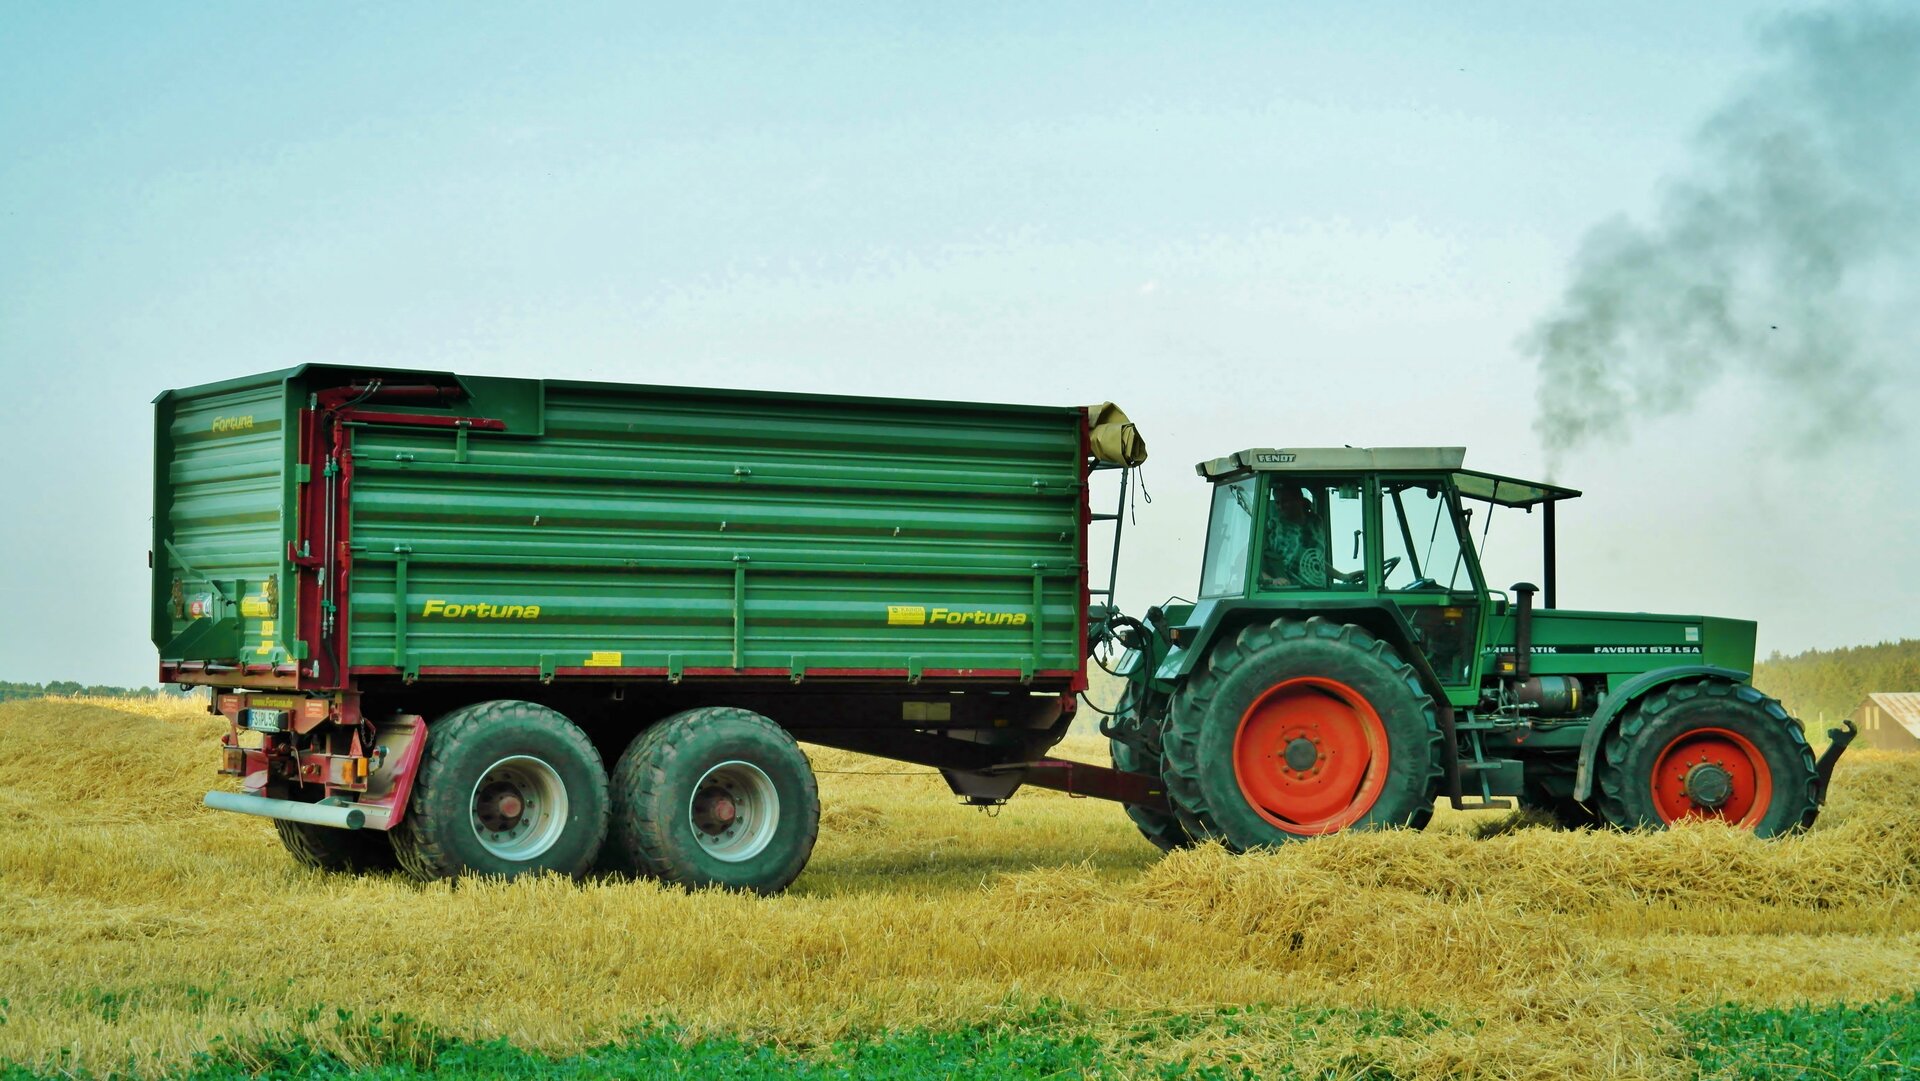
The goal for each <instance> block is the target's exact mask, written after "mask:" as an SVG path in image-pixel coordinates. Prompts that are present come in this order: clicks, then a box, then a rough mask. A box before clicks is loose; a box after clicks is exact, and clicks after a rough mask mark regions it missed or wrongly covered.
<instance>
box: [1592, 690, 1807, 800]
mask: <svg viewBox="0 0 1920 1081" xmlns="http://www.w3.org/2000/svg"><path fill="white" fill-rule="evenodd" d="M1715 733H1732V734H1733V735H1734V736H1736V737H1738V738H1728V737H1726V736H1724V735H1716V734H1715ZM1743 744H1744V746H1743ZM1742 759H1744V760H1745V763H1744V769H1745V771H1746V772H1745V774H1743V773H1742V768H1743V765H1742ZM1709 762H1711V763H1714V764H1716V765H1719V766H1720V767H1721V769H1722V772H1723V773H1726V774H1727V776H1728V778H1729V782H1728V785H1729V793H1728V795H1727V796H1725V797H1724V799H1725V802H1724V803H1721V804H1719V805H1718V806H1717V807H1716V806H1702V805H1699V804H1695V803H1692V802H1691V801H1692V799H1693V796H1692V794H1691V793H1692V785H1691V782H1689V781H1687V780H1685V778H1686V777H1687V776H1688V774H1687V772H1686V771H1688V770H1690V769H1691V768H1692V767H1693V766H1694V765H1696V764H1698V765H1705V764H1707V763H1709ZM1762 765H1764V767H1765V768H1764V771H1762V770H1761V769H1760V768H1759V767H1760V766H1762ZM1596 766H1597V768H1596V769H1595V777H1594V779H1595V782H1596V783H1595V785H1594V795H1595V797H1596V798H1597V801H1598V803H1599V806H1600V811H1601V813H1602V814H1603V815H1605V816H1606V819H1607V821H1609V822H1611V823H1613V824H1614V825H1616V826H1619V827H1621V828H1623V829H1634V828H1639V827H1654V828H1659V827H1662V826H1665V825H1667V824H1668V823H1669V822H1672V821H1675V820H1677V819H1679V818H1686V817H1707V818H1721V819H1724V820H1726V821H1729V822H1731V823H1733V824H1734V825H1739V826H1747V827H1750V828H1752V830H1753V832H1754V833H1755V834H1757V835H1759V836H1761V837H1773V836H1776V835H1779V834H1782V833H1790V832H1792V831H1795V830H1800V829H1805V828H1806V827H1808V826H1811V825H1813V820H1814V818H1815V817H1816V816H1818V815H1819V813H1820V798H1819V783H1820V782H1819V774H1818V772H1817V771H1816V770H1815V768H1814V758H1813V748H1812V747H1810V746H1808V745H1807V734H1806V732H1805V731H1804V730H1803V729H1802V728H1801V727H1800V722H1798V721H1796V720H1794V719H1793V718H1792V717H1791V716H1789V715H1788V714H1787V711H1786V710H1785V709H1784V708H1782V707H1781V705H1780V703H1779V702H1776V701H1774V700H1773V699H1771V698H1769V697H1767V696H1766V695H1764V694H1762V693H1760V692H1759V691H1758V690H1755V689H1754V688H1753V687H1752V686H1751V685H1749V684H1745V683H1734V682H1731V681H1729V680H1725V679H1714V678H1706V679H1697V680H1688V681H1686V682H1684V683H1670V684H1668V685H1666V686H1664V687H1659V688H1656V689H1655V690H1653V691H1651V692H1649V693H1648V694H1647V695H1646V696H1645V697H1643V698H1640V699H1639V700H1637V701H1635V702H1634V703H1633V704H1631V705H1629V706H1628V707H1627V708H1626V710H1625V711H1624V712H1623V713H1622V714H1621V716H1620V721H1619V723H1618V724H1617V725H1616V726H1615V727H1614V728H1613V730H1612V731H1610V732H1608V733H1607V735H1606V737H1605V739H1604V740H1603V741H1602V743H1601V745H1600V754H1599V756H1598V762H1597V764H1596ZM1729 766H1730V770H1729ZM1763 772H1764V774H1765V776H1766V777H1767V780H1768V783H1767V784H1766V785H1765V786H1764V787H1765V789H1766V790H1770V794H1769V796H1768V798H1766V799H1765V800H1764V802H1763V801H1762V800H1761V799H1760V798H1759V797H1760V794H1761V791H1762V786H1760V785H1758V784H1757V783H1755V784H1752V785H1750V786H1748V785H1745V784H1744V783H1743V780H1742V778H1743V776H1751V777H1754V778H1758V777H1760V776H1761V775H1762V773H1763ZM1663 778H1664V780H1663ZM1710 780H1717V778H1713V779H1710ZM1662 785H1664V786H1665V787H1664V792H1665V795H1664V796H1663V795H1662V793H1661V792H1660V791H1656V789H1657V788H1658V787H1660V786H1662ZM1717 787H1718V786H1717V784H1713V783H1709V784H1708V785H1707V786H1706V789H1705V790H1706V791H1709V792H1710V793H1711V794H1713V795H1716V796H1717V795H1718V794H1719V793H1718V792H1717V791H1715V789H1717ZM1743 787H1744V788H1745V789H1746V791H1745V792H1744V793H1743V791H1742V789H1743ZM1682 799H1685V800H1686V801H1688V802H1687V803H1686V805H1685V809H1684V813H1680V814H1676V813H1675V811H1676V810H1677V809H1680V806H1681V804H1680V801H1681V800H1682ZM1663 807H1664V808H1665V809H1664V810H1663Z"/></svg>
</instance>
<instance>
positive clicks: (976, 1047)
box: [0, 995, 1920, 1081]
mask: <svg viewBox="0 0 1920 1081" xmlns="http://www.w3.org/2000/svg"><path fill="white" fill-rule="evenodd" d="M1276 1013H1278V1015H1279V1016H1280V1017H1282V1018H1283V1019H1285V1020H1286V1021H1287V1022H1288V1023H1289V1024H1291V1025H1292V1026H1293V1027H1294V1028H1295V1029H1296V1031H1297V1032H1298V1033H1299V1035H1300V1038H1301V1040H1302V1042H1303V1043H1311V1041H1312V1040H1313V1034H1314V1031H1315V1029H1316V1028H1318V1027H1321V1026H1324V1025H1329V1024H1331V1025H1334V1026H1336V1027H1338V1028H1339V1029H1340V1030H1341V1031H1342V1032H1343V1033H1345V1034H1347V1035H1348V1036H1353V1035H1358V1036H1361V1037H1368V1036H1371V1037H1417V1036H1419V1035H1420V1034H1422V1033H1425V1032H1431V1031H1434V1030H1436V1029H1439V1028H1444V1027H1446V1024H1447V1023H1446V1022H1445V1021H1444V1020H1442V1019H1440V1018H1438V1017H1435V1016H1432V1015H1429V1014H1425V1013H1414V1012H1407V1011H1353V1010H1339V1009H1328V1010H1299V1009H1296V1010H1287V1011H1269V1010H1265V1009H1259V1008H1255V1009H1251V1010H1226V1011H1222V1012H1220V1013H1215V1014H1208V1015H1205V1016H1190V1015H1183V1014H1168V1015H1162V1016H1155V1017H1152V1018H1148V1019H1144V1020H1140V1021H1136V1022H1135V1023H1134V1024H1132V1025H1130V1026H1128V1027H1127V1029H1126V1035H1125V1036H1123V1037H1121V1038H1120V1039H1118V1040H1115V1041H1112V1042H1111V1043H1108V1044H1103V1043H1102V1042H1100V1041H1098V1040H1096V1039H1094V1038H1093V1037H1092V1036H1089V1035H1085V1034H1075V1033H1074V1031H1073V1030H1075V1029H1080V1028H1082V1027H1083V1026H1084V1025H1085V1024H1086V1022H1087V1021H1088V1019H1087V1018H1084V1017H1080V1016H1078V1015H1077V1014H1075V1013H1074V1012H1073V1011H1072V1010H1070V1009H1066V1008H1063V1007H1059V1006H1057V1005H1053V1006H1041V1007H1038V1008H1036V1009H1034V1010H1033V1011H1032V1012H1031V1013H1030V1014H1028V1015H1026V1016H1022V1017H1017V1018H1013V1019H1008V1020H1003V1021H1001V1022H998V1023H995V1024H993V1025H990V1026H980V1027H974V1028H963V1029H958V1030H952V1031H927V1030H915V1031H908V1032H896V1033H888V1034H884V1035H878V1036H872V1037H868V1038H865V1039H859V1040H848V1041H843V1042H840V1043H836V1044H833V1045H832V1046H830V1047H825V1048H812V1049H786V1048H781V1047H776V1046H772V1045H769V1044H764V1043H755V1042H751V1041H746V1040H741V1039H735V1038H731V1037H712V1036H707V1037H700V1038H695V1037H693V1036H691V1035H690V1034H689V1033H687V1032H685V1031H684V1030H682V1029H680V1028H678V1027H676V1026H674V1025H672V1024H652V1025H647V1026H643V1027H640V1028H636V1029H633V1030H631V1031H629V1032H628V1033H626V1035H625V1036H624V1037H623V1038H622V1039H620V1040H618V1041H615V1042H612V1043H607V1044H604V1045H602V1046H599V1047H594V1048H591V1049H589V1050H586V1051H582V1052H579V1053H576V1054H571V1055H564V1056H548V1055H541V1054H538V1053H534V1052H530V1051H526V1050H523V1049H521V1048H518V1047H515V1046H513V1045H512V1044H510V1043H508V1042H506V1041H504V1040H496V1041H492V1042H485V1043H474V1042H470V1041H466V1040H459V1039H453V1038H448V1037H445V1036H442V1035H440V1034H438V1033H436V1032H434V1031H432V1030H431V1029H429V1028H427V1027H425V1026H423V1025H421V1024H419V1023H417V1022H415V1021H413V1020H411V1019H409V1018H406V1017H404V1016H400V1017H386V1016H374V1017H367V1018H361V1017H356V1016H354V1015H353V1014H351V1013H349V1012H347V1011H344V1010H343V1011H339V1012H338V1015H337V1017H336V1018H335V1022H336V1024H335V1026H334V1033H333V1035H335V1036H336V1037H337V1038H338V1041H339V1043H340V1044H341V1045H344V1046H352V1047H354V1048H356V1049H358V1052H359V1053H358V1054H357V1055H356V1056H355V1057H356V1058H357V1059H363V1060H368V1061H370V1063H371V1064H368V1065H350V1064H348V1063H347V1062H346V1061H344V1060H343V1059H342V1058H341V1057H340V1056H339V1055H338V1054H336V1053H334V1052H333V1051H330V1050H326V1049H323V1048H320V1047H317V1046H315V1045H314V1044H312V1043H309V1042H308V1041H307V1040H305V1039H301V1038H294V1039H289V1040H287V1041H283V1042H273V1043H266V1044H258V1045H252V1046H246V1047H239V1046H221V1047H220V1049H219V1050H217V1051H214V1052H211V1053H208V1054H203V1055H201V1056H200V1057H199V1059H198V1061H197V1062H196V1063H195V1064H194V1065H193V1066H191V1067H189V1068H187V1069H186V1070H183V1071H179V1072H176V1073H173V1074H171V1075H169V1076H170V1077H172V1078H175V1079H179V1081H240V1079H256V1078H257V1079H264V1081H279V1079H293V1078H320V1079H328V1081H413V1079H416V1078H437V1079H446V1081H467V1079H472V1081H480V1079H483V1078H497V1077H517V1078H538V1079H543V1081H573V1079H581V1081H586V1079H601V1078H702V1079H709V1078H710V1079H714V1081H756V1079H762V1078H791V1079H799V1081H840V1079H851V1078H880V1079H900V1081H909V1079H910V1081H928V1079H933V1078H959V1079H968V1078H979V1079H983V1081H984V1079H995V1081H999V1079H1028V1078H1032V1079H1038V1078H1139V1077H1147V1078H1156V1079H1162V1081H1241V1079H1251V1078H1269V1077H1282V1078H1288V1077H1303V1076H1306V1075H1303V1074H1300V1073H1297V1072H1296V1071H1295V1069H1294V1068H1293V1067H1291V1066H1290V1065H1288V1064H1285V1063H1274V1062H1267V1063H1261V1064H1258V1065H1257V1066H1255V1065H1248V1064H1245V1063H1240V1062H1235V1061H1232V1057H1231V1056H1229V1059H1228V1061H1225V1062H1213V1063H1205V1064H1196V1063H1192V1062H1187V1061H1180V1060H1175V1061H1167V1059H1166V1057H1165V1056H1164V1055H1155V1054H1151V1053H1146V1052H1150V1050H1151V1047H1152V1045H1153V1044H1155V1043H1160V1042H1163V1041H1179V1040H1182V1039H1185V1038H1188V1037H1191V1036H1194V1035H1196V1034H1198V1033H1201V1032H1211V1033H1212V1034H1214V1035H1217V1036H1225V1037H1228V1040H1229V1042H1230V1038H1231V1036H1232V1033H1233V1031H1234V1030H1235V1027H1236V1026H1237V1025H1240V1024H1242V1023H1243V1022H1245V1021H1247V1020H1249V1019H1253V1018H1256V1017H1258V1018H1260V1020H1262V1021H1263V1022H1265V1023H1271V1022H1272V1021H1273V1020H1274V1019H1275V1016H1276ZM1674 1021H1675V1025H1676V1028H1677V1030H1678V1031H1679V1032H1680V1033H1681V1034H1682V1036H1683V1040H1684V1044H1685V1048H1686V1051H1687V1053H1688V1054H1689V1055H1690V1056H1691V1059H1692V1064H1693V1066H1694V1067H1695V1068H1696V1069H1697V1070H1698V1072H1699V1074H1700V1076H1701V1077H1703V1078H1712V1079H1723V1078H1724V1079H1734V1078H1742V1079H1744V1078H1766V1079H1786V1078H1810V1079H1811V1078H1820V1079H1834V1078H1858V1079H1876V1081H1878V1079H1884V1078H1920V997H1916V996H1913V995H1908V996H1901V997H1897V998H1892V999H1886V1000H1882V1001H1879V1002H1872V1003H1863V1004H1845V1005H1819V1006H1796V1007H1792V1008H1788V1009H1753V1008H1749V1007H1742V1006H1731V1005H1730V1006H1721V1007H1718V1008H1714V1009H1710V1010H1703V1011H1699V1012H1695V1013H1689V1014H1683V1015H1681V1016H1679V1017H1676V1018H1674ZM1116 1047H1117V1048H1118V1049H1116ZM111 1076H116V1074H115V1073H111V1072H110V1073H108V1074H104V1075H101V1074H89V1073H86V1072H81V1071H69V1070H65V1069H60V1068H58V1067H56V1068H55V1069H53V1070H51V1071H47V1072H35V1071H31V1070H28V1069H25V1068H23V1067H20V1066H15V1065H7V1064H0V1081H39V1079H42V1078H74V1077H80V1078H86V1077H111ZM1315 1076H1319V1077H1323V1078H1343V1079H1344V1078H1386V1077H1390V1076H1391V1074H1388V1073H1384V1072H1381V1071H1380V1068H1379V1067H1377V1066H1374V1065H1371V1064H1369V1063H1367V1062H1365V1061H1351V1062H1348V1063H1345V1064H1342V1065H1340V1066H1337V1067H1332V1068H1325V1069H1324V1072H1321V1073H1319V1074H1317V1075H1315Z"/></svg>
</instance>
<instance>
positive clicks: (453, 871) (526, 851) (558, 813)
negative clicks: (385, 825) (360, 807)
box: [393, 701, 608, 880]
mask: <svg viewBox="0 0 1920 1081" xmlns="http://www.w3.org/2000/svg"><path fill="white" fill-rule="evenodd" d="M427 733H428V734H427V746H426V751H425V753H424V754H423V755H422V756H421V759H420V772H419V775H418V776H417V777H416V778H415V780H414V784H413V795H412V798H411V799H409V800H408V803H407V813H406V817H404V818H402V819H401V820H400V824H399V825H398V826H396V827H395V828H394V830H393V848H394V853H395V854H396V855H397V856H399V858H400V865H401V867H403V868H404V869H405V870H406V872H407V873H408V874H410V875H412V876H414V877H415V878H418V879H422V880H431V879H436V878H453V877H455V876H459V875H498V876H501V877H505V878H512V877H514V876H517V875H523V874H527V873H530V872H539V871H552V872H555V873H558V874H563V875H570V876H574V877H578V876H580V875H582V874H585V873H586V872H587V870H588V869H589V868H590V867H591V866H592V865H593V861H594V858H595V857H596V856H598V855H599V852H600V845H601V842H603V841H604V840H605V839H606V836H607V804H608V799H607V771H606V768H605V767H604V766H603V765H602V764H601V762H600V754H599V752H598V751H595V750H594V749H593V743H592V741H590V740H588V739H587V737H586V734H585V733H584V732H582V731H580V729H579V728H578V727H576V726H575V725H574V724H573V722H571V721H569V720H567V719H566V718H565V717H563V716H561V715H560V714H558V713H556V712H554V711H553V710H551V709H548V708H547V707H545V706H541V705H535V704H534V703H532V702H515V701H498V702H481V703H479V704H478V705H472V706H466V707H464V708H461V709H456V710H454V711H453V712H452V713H449V714H447V715H446V716H444V717H442V718H440V719H439V720H437V721H435V722H434V723H433V724H432V725H431V726H429V728H428V730H427ZM483 782H484V783H483ZM483 834H484V835H485V836H484V837H483V836H482V835H483Z"/></svg>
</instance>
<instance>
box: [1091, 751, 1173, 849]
mask: <svg viewBox="0 0 1920 1081" xmlns="http://www.w3.org/2000/svg"><path fill="white" fill-rule="evenodd" d="M1107 751H1108V753H1109V754H1110V755H1111V756H1112V758H1113V768H1114V769H1123V770H1126V771H1127V772H1128V773H1144V774H1146V775H1148V776H1150V777H1162V781H1161V783H1162V785H1163V786H1164V784H1165V778H1164V777H1163V776H1162V768H1161V765H1160V756H1159V755H1156V754H1153V753H1151V752H1148V751H1142V750H1139V749H1137V748H1135V747H1134V746H1133V745H1132V744H1128V743H1122V742H1120V741H1119V740H1117V739H1110V740H1108V741H1107ZM1120 806H1121V807H1122V808H1124V809H1125V810H1126V812H1127V817H1128V818H1130V819H1132V820H1133V824H1134V825H1135V826H1136V827H1138V828H1139V830H1140V836H1142V837H1145V838H1146V839H1147V840H1149V841H1152V842H1153V846H1154V847H1155V848H1158V849H1159V850H1160V851H1162V852H1171V851H1173V850H1174V849H1176V848H1185V847H1187V846H1188V845H1191V844H1193V838H1192V837H1189V836H1188V835H1187V831H1186V828H1185V827H1183V826H1181V825H1180V819H1179V816H1177V815H1175V814H1174V813H1173V812H1172V811H1161V810H1157V809H1155V808H1152V807H1141V806H1139V805H1137V804H1132V803H1123V804H1121V805H1120Z"/></svg>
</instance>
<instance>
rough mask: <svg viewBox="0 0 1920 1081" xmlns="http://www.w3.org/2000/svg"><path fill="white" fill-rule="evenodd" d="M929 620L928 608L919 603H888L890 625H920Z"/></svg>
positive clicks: (888, 622) (888, 621)
mask: <svg viewBox="0 0 1920 1081" xmlns="http://www.w3.org/2000/svg"><path fill="white" fill-rule="evenodd" d="M926 622H927V609H926V606H924V605H919V604H889V605H887V625H888V626H889V627H920V626H924V625H925V624H926Z"/></svg>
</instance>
